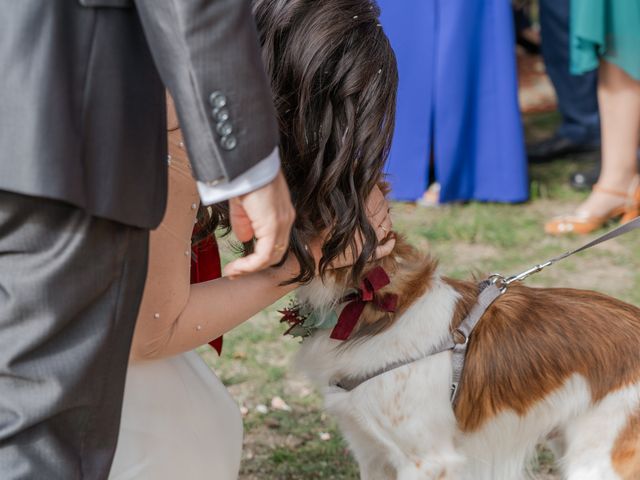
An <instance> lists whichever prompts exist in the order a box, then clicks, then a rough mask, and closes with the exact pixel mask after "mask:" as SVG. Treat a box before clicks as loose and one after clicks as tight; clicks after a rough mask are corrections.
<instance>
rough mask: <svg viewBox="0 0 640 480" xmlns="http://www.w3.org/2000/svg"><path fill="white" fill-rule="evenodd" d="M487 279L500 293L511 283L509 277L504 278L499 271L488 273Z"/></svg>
mask: <svg viewBox="0 0 640 480" xmlns="http://www.w3.org/2000/svg"><path fill="white" fill-rule="evenodd" d="M488 280H489V283H491V284H493V285H495V286H496V287H497V289H498V290H500V293H504V292H506V291H507V287H508V286H509V284H510V283H511V282H510V281H509V279H506V278H504V277H503V276H502V275H500V274H499V273H492V274H491V275H489V278H488Z"/></svg>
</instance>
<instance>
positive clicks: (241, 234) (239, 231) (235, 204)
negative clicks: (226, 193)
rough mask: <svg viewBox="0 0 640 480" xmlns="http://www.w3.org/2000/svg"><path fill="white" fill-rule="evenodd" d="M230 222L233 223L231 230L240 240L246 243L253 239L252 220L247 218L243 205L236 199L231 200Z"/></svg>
mask: <svg viewBox="0 0 640 480" xmlns="http://www.w3.org/2000/svg"><path fill="white" fill-rule="evenodd" d="M229 220H230V222H231V229H232V230H233V233H235V235H236V238H237V239H238V240H240V241H241V242H242V243H245V242H248V241H250V240H251V239H252V238H253V227H252V226H251V219H250V218H249V217H248V216H247V214H246V212H245V211H244V208H242V203H240V202H239V201H238V199H236V198H233V199H231V200H229Z"/></svg>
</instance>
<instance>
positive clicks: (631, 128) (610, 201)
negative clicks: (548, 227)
mask: <svg viewBox="0 0 640 480" xmlns="http://www.w3.org/2000/svg"><path fill="white" fill-rule="evenodd" d="M598 100H599V102H600V121H601V132H602V171H601V174H600V179H599V180H598V186H599V187H601V188H602V190H613V191H620V192H627V191H628V190H629V188H630V187H631V186H632V182H634V181H635V180H634V179H635V175H636V174H637V173H638V172H637V163H636V155H637V150H638V143H639V141H640V82H639V81H637V80H634V79H633V78H632V77H630V76H629V75H628V74H627V73H625V72H624V71H623V70H622V69H620V68H619V67H617V66H616V65H614V64H612V63H609V62H607V61H602V62H601V63H600V70H599V83H598ZM602 190H601V191H594V192H592V193H591V195H590V196H589V198H588V199H587V200H586V201H585V202H584V203H583V204H582V205H581V206H580V207H579V209H578V211H579V212H584V213H588V214H589V215H593V216H601V215H605V214H607V212H609V211H610V210H611V209H613V208H615V207H617V206H621V205H623V204H624V203H625V199H624V198H622V197H621V196H617V195H611V194H608V193H605V192H604V191H602Z"/></svg>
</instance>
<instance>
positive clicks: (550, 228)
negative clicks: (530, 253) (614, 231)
mask: <svg viewBox="0 0 640 480" xmlns="http://www.w3.org/2000/svg"><path fill="white" fill-rule="evenodd" d="M593 191H594V192H601V193H606V194H609V195H615V196H617V197H622V198H624V199H626V202H625V204H624V205H621V206H619V207H614V208H612V209H611V210H609V211H608V212H607V213H606V214H604V215H601V216H597V215H589V214H588V213H586V212H578V213H574V214H571V215H562V216H559V217H555V218H553V219H551V221H549V222H547V223H546V225H545V226H544V231H545V232H546V233H548V234H549V235H565V234H568V233H575V234H578V235H585V234H587V233H591V232H593V231H595V230H598V229H599V228H601V227H603V226H604V225H605V224H606V223H607V222H609V221H610V220H615V219H617V218H620V219H621V223H627V222H630V221H631V220H633V219H634V218H636V217H637V216H638V215H640V179H639V177H638V176H636V177H635V178H634V180H633V182H632V183H631V186H630V187H629V190H628V191H627V192H622V191H620V190H613V189H609V188H604V187H601V186H600V185H598V184H596V185H594V186H593Z"/></svg>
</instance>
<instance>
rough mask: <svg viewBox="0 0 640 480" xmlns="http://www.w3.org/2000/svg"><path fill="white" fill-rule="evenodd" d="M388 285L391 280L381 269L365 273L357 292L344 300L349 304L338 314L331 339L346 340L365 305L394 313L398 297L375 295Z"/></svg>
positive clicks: (390, 294) (389, 294) (393, 294)
mask: <svg viewBox="0 0 640 480" xmlns="http://www.w3.org/2000/svg"><path fill="white" fill-rule="evenodd" d="M389 283H391V280H389V276H388V275H387V272H385V271H384V268H382V267H376V268H374V269H373V270H371V271H370V272H369V273H367V275H366V276H365V277H364V279H363V280H362V283H361V284H360V288H359V289H358V291H357V292H356V293H352V294H351V295H348V296H347V297H346V298H345V301H349V303H348V304H347V305H346V306H345V307H344V309H343V310H342V312H341V313H340V317H339V318H338V323H337V324H336V326H335V327H334V328H333V331H332V332H331V338H333V339H335V340H346V339H348V338H349V335H351V332H352V331H353V329H354V328H355V326H356V324H357V323H358V320H359V319H360V315H362V312H363V310H364V307H365V306H366V305H367V303H371V304H372V305H375V306H376V307H377V308H378V309H380V310H382V311H385V312H395V311H396V306H397V304H398V295H396V294H395V293H387V294H386V295H384V296H383V297H382V298H379V296H378V295H376V292H377V291H378V290H380V289H381V288H383V287H385V286H387V285H389Z"/></svg>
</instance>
